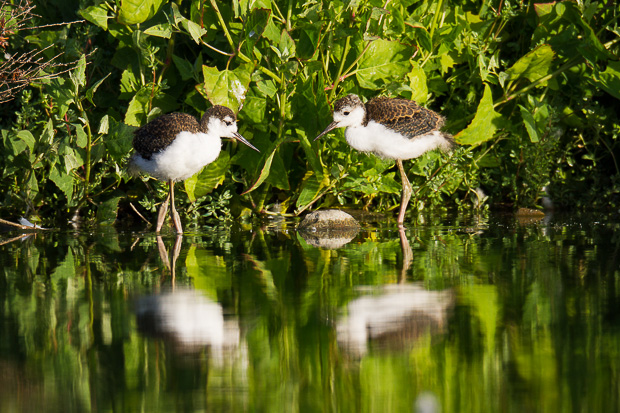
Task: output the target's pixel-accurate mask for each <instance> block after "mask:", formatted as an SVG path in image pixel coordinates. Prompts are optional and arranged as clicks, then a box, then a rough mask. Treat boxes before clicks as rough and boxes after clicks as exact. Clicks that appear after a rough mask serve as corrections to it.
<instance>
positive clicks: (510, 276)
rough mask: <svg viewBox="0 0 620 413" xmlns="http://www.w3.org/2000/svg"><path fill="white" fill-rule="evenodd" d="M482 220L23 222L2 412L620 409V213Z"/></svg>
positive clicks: (8, 304)
mask: <svg viewBox="0 0 620 413" xmlns="http://www.w3.org/2000/svg"><path fill="white" fill-rule="evenodd" d="M463 222H466V224H462V223H461V222H459V221H458V220H456V221H455V222H452V223H450V225H442V226H420V227H413V228H410V229H408V230H407V232H406V234H405V236H404V237H402V236H401V234H399V232H398V231H395V230H390V229H380V228H379V229H374V228H370V229H364V230H362V231H361V232H360V233H359V234H358V235H357V236H356V237H355V238H354V239H353V240H352V241H351V242H350V243H348V244H346V245H344V246H342V247H341V248H338V249H321V248H316V247H314V246H313V245H312V244H311V243H310V242H307V241H305V240H304V238H303V237H302V236H301V235H300V234H297V233H296V232H295V231H294V230H293V229H292V225H291V224H287V223H284V224H283V225H282V227H281V228H280V229H278V230H276V229H256V228H255V229H252V230H245V229H232V230H229V231H224V232H210V233H208V234H200V235H191V236H184V237H183V238H180V239H178V240H177V239H175V237H173V236H172V237H164V238H161V239H159V240H158V239H157V238H156V237H155V236H154V235H152V234H133V233H117V232H114V231H112V230H110V229H108V230H105V231H101V232H95V233H92V234H89V233H79V234H72V233H60V232H46V233H40V234H37V235H36V236H35V235H33V236H30V237H28V238H26V239H21V240H11V236H12V235H11V234H9V233H6V234H4V235H3V236H2V240H3V243H2V245H0V264H1V267H2V268H1V270H0V274H1V275H0V411H3V412H4V411H25V410H36V411H43V410H45V411H100V410H126V411H135V410H144V411H171V410H180V411H196V410H214V411H303V412H306V411H356V412H357V411H359V412H364V411H379V412H385V411H399V412H400V411H414V406H415V405H416V403H421V402H426V403H429V404H431V405H433V404H435V405H437V406H441V409H442V411H443V412H452V411H459V412H468V411H471V412H480V411H498V412H499V411H501V412H504V411H618V410H619V409H620V400H618V398H619V396H618V394H620V392H618V388H619V386H620V381H619V379H618V376H619V375H618V371H619V367H620V366H619V364H620V354H619V353H620V329H619V327H620V322H619V319H618V313H619V310H620V270H619V265H618V248H619V245H620V242H619V236H618V233H619V232H618V226H617V225H615V224H600V223H594V222H587V223H583V222H564V223H560V222H559V221H551V222H548V223H542V222H534V223H526V224H520V223H518V222H517V221H514V220H512V219H494V220H492V221H488V222H485V221H483V222H480V223H476V224H471V223H470V221H468V220H465V221H463ZM175 244H176V248H175ZM191 291H193V293H192V292H191ZM184 294H185V295H184ZM188 294H189V295H188ZM169 297H172V298H171V299H168V298H169ZM145 303H146V304H145ZM145 308H146V309H147V310H148V311H146V310H144V309H145ZM143 310H144V311H143ZM141 311H142V312H141ZM175 317H176V318H175ZM190 321H191V322H190ZM204 330H207V331H206V333H205V331H204Z"/></svg>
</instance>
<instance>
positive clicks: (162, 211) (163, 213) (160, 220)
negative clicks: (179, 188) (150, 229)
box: [156, 191, 170, 232]
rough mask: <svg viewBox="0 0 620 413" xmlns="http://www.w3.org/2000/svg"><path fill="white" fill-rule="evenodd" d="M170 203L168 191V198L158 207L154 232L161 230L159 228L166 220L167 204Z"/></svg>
mask: <svg viewBox="0 0 620 413" xmlns="http://www.w3.org/2000/svg"><path fill="white" fill-rule="evenodd" d="M169 202H170V191H168V196H167V197H166V200H165V201H164V203H163V204H161V206H160V207H159V213H158V214H157V226H156V232H159V231H160V230H161V227H162V226H163V225H164V221H165V220H166V213H167V212H168V203H169Z"/></svg>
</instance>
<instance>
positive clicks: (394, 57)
mask: <svg viewBox="0 0 620 413" xmlns="http://www.w3.org/2000/svg"><path fill="white" fill-rule="evenodd" d="M407 51H408V47H407V46H404V45H402V44H400V43H398V42H395V41H390V40H383V39H378V40H375V41H374V42H372V44H371V45H370V47H369V48H368V50H367V51H366V53H365V54H364V56H363V57H362V58H361V59H360V61H359V63H358V67H357V71H356V77H357V81H358V82H359V85H360V87H363V88H365V89H373V90H374V89H380V88H382V87H383V85H384V84H385V83H387V82H391V81H395V80H399V79H402V78H404V76H405V75H406V74H407V72H409V69H410V67H411V65H410V64H409V57H408V53H407Z"/></svg>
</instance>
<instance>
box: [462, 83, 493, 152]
mask: <svg viewBox="0 0 620 413" xmlns="http://www.w3.org/2000/svg"><path fill="white" fill-rule="evenodd" d="M502 118H503V117H502V115H501V114H499V113H497V112H496V111H495V109H493V97H492V96H491V88H490V87H489V85H485V87H484V94H483V95H482V99H481V100H480V104H478V110H477V111H476V116H475V117H474V120H473V121H472V122H471V123H470V124H469V126H468V127H467V128H466V129H465V130H463V131H461V132H459V133H458V134H457V135H456V136H455V139H456V141H457V142H458V143H460V144H462V145H479V144H481V143H483V142H486V141H488V140H490V139H492V138H493V134H494V133H495V131H496V130H497V129H498V128H499V124H500V122H501V121H502Z"/></svg>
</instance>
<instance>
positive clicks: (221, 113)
mask: <svg viewBox="0 0 620 413" xmlns="http://www.w3.org/2000/svg"><path fill="white" fill-rule="evenodd" d="M226 116H229V117H230V118H231V119H232V121H233V122H235V121H236V120H237V115H235V112H233V111H232V109H230V108H227V107H226V106H220V105H214V106H211V107H210V108H209V109H207V110H206V112H205V114H204V115H202V119H201V120H200V126H201V128H202V129H203V130H205V131H206V130H207V126H208V125H209V119H211V118H212V117H214V118H217V119H220V120H222V121H223V120H224V118H226Z"/></svg>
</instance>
